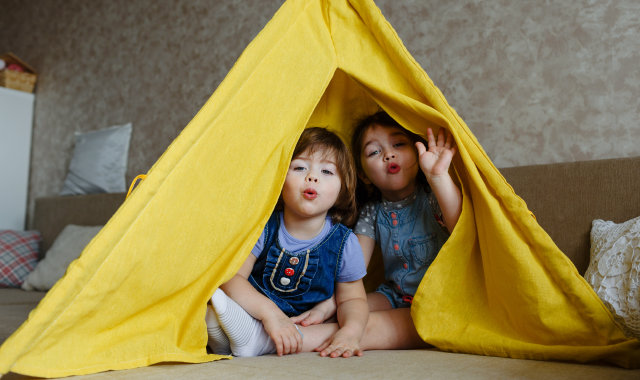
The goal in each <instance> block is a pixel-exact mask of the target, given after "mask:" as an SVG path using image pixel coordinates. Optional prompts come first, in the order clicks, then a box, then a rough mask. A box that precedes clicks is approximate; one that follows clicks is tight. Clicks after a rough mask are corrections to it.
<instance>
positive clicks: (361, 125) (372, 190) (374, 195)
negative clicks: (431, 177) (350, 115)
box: [351, 111, 429, 213]
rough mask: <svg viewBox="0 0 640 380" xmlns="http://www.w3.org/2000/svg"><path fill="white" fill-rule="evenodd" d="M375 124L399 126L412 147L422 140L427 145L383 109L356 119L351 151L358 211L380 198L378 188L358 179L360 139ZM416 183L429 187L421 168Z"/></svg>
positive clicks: (424, 142)
mask: <svg viewBox="0 0 640 380" xmlns="http://www.w3.org/2000/svg"><path fill="white" fill-rule="evenodd" d="M376 125H379V126H382V127H396V128H400V129H401V130H402V131H403V132H404V133H406V134H407V137H408V138H409V140H411V141H412V142H413V144H414V149H416V148H415V143H416V142H418V141H420V142H422V143H423V144H424V146H425V147H428V145H427V142H426V141H425V140H424V139H423V138H422V137H420V136H418V135H416V134H415V133H412V132H410V131H408V130H406V129H405V128H404V127H402V126H401V125H400V123H398V122H397V121H395V120H394V119H393V118H392V117H391V116H389V114H388V113H386V112H385V111H378V112H376V113H374V114H373V115H369V116H366V117H364V118H362V119H360V120H358V121H357V122H356V124H355V127H354V128H353V133H352V135H351V136H352V138H351V151H352V152H353V161H354V163H355V167H356V173H358V179H357V184H356V205H357V209H358V213H359V212H360V210H361V209H362V207H363V206H364V205H365V204H367V203H369V202H372V201H379V200H381V199H382V193H380V190H378V188H377V187H375V186H374V185H373V184H370V185H367V184H366V183H364V181H363V180H362V179H360V176H361V175H364V168H363V167H362V143H363V141H362V139H363V138H364V135H365V134H366V133H367V131H368V130H369V129H371V128H373V127H374V126H376ZM416 165H419V164H418V162H416ZM416 185H417V186H420V185H421V186H424V187H425V188H426V189H428V187H429V183H428V182H427V177H426V176H425V175H424V173H423V172H422V170H418V175H417V177H416Z"/></svg>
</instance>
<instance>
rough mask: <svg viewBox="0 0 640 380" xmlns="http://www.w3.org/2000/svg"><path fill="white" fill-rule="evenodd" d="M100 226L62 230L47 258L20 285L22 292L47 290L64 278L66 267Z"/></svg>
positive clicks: (68, 227)
mask: <svg viewBox="0 0 640 380" xmlns="http://www.w3.org/2000/svg"><path fill="white" fill-rule="evenodd" d="M101 229H102V226H94V227H88V226H76V225H73V224H70V225H68V226H66V227H65V228H64V230H62V233H60V236H58V238H57V239H56V241H55V242H54V243H53V246H51V249H50V250H49V252H47V256H46V257H45V258H44V259H43V260H42V261H40V262H39V263H38V265H37V266H36V269H34V270H33V272H31V273H29V275H28V276H27V278H26V279H25V280H24V282H23V283H22V289H24V290H49V289H51V288H52V287H53V285H55V283H56V282H58V280H59V279H61V278H62V276H64V273H65V272H66V271H67V267H68V266H69V264H71V262H72V261H73V260H75V259H77V258H78V257H79V256H80V254H81V253H82V250H83V249H84V247H86V246H87V244H89V242H91V239H93V238H94V237H95V236H96V235H97V234H98V232H100V230H101Z"/></svg>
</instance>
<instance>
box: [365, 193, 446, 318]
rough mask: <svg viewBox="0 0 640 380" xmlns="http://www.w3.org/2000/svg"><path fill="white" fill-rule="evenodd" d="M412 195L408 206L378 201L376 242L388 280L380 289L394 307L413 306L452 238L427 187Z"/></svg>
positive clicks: (378, 290)
mask: <svg viewBox="0 0 640 380" xmlns="http://www.w3.org/2000/svg"><path fill="white" fill-rule="evenodd" d="M412 198H413V202H411V203H410V204H409V205H406V206H402V205H398V203H400V202H395V204H394V202H387V201H383V202H380V203H378V204H376V209H377V210H376V241H377V242H378V244H379V245H380V249H381V250H382V260H383V262H384V269H385V279H386V280H387V283H386V284H383V285H381V286H380V287H379V288H378V289H377V290H376V291H377V292H380V293H383V294H384V295H385V296H387V298H388V299H389V301H390V302H391V305H392V307H394V308H396V307H409V306H411V303H410V302H411V301H410V300H411V298H412V297H413V295H415V294H416V291H417V290H418V286H419V285H420V282H421V281H422V278H423V277H424V275H425V273H426V272H427V269H429V266H430V265H431V263H432V262H433V260H434V259H435V258H436V256H437V255H438V252H440V249H441V248H442V246H443V245H444V243H445V242H446V241H447V239H448V237H449V233H448V232H447V231H446V230H445V229H444V228H443V227H442V226H441V225H440V224H439V223H438V221H437V220H436V217H435V214H434V212H433V210H432V209H431V206H430V205H429V198H428V195H427V193H426V192H425V190H424V189H423V188H419V189H417V191H416V192H414V194H413V195H412ZM406 296H409V297H408V298H407V297H406Z"/></svg>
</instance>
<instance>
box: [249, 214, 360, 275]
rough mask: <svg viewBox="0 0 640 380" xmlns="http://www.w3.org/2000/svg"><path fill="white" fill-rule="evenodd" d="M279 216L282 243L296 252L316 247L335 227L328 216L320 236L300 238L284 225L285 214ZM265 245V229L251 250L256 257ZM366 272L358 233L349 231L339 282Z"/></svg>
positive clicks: (279, 232) (285, 247)
mask: <svg viewBox="0 0 640 380" xmlns="http://www.w3.org/2000/svg"><path fill="white" fill-rule="evenodd" d="M278 217H280V231H278V238H279V239H280V244H282V246H283V248H284V249H286V250H287V251H289V252H294V253H296V252H300V251H305V250H307V249H310V248H312V247H314V246H315V245H316V244H318V243H319V242H320V241H322V239H324V238H325V237H326V236H327V235H328V234H329V232H330V231H331V227H333V223H331V217H329V216H327V219H326V221H325V223H324V228H323V229H322V231H321V232H320V233H319V234H318V236H316V237H314V238H313V239H311V240H300V239H296V238H294V237H293V236H291V235H290V234H289V232H288V231H287V229H286V227H285V226H284V214H283V213H281V212H279V213H278ZM263 247H264V230H263V231H262V234H261V235H260V238H259V239H258V242H257V243H256V245H255V246H254V247H253V249H252V250H251V253H253V255H254V256H255V257H260V254H261V253H262V249H263ZM366 274H367V268H366V267H365V265H364V254H363V253H362V248H361V247H360V243H358V238H356V235H355V234H354V233H353V232H349V236H348V237H347V241H346V242H345V244H344V250H343V251H342V257H341V259H340V272H339V273H338V282H349V281H355V280H359V279H361V278H362V277H364V276H365V275H366Z"/></svg>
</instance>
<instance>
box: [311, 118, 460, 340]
mask: <svg viewBox="0 0 640 380" xmlns="http://www.w3.org/2000/svg"><path fill="white" fill-rule="evenodd" d="M427 140H428V146H429V149H428V150H427V149H426V148H425V146H424V143H423V142H422V141H423V140H422V139H421V138H420V137H418V136H417V135H415V134H413V133H411V132H409V131H407V130H406V129H404V128H402V126H400V124H398V123H397V122H396V121H395V120H393V119H392V118H391V117H390V116H389V115H388V114H387V113H385V112H378V113H376V114H374V115H371V116H368V117H367V118H365V119H363V120H361V121H360V122H359V123H358V125H357V126H356V128H355V129H354V133H353V138H352V152H353V155H354V160H355V165H356V171H357V174H358V178H359V180H358V187H357V190H356V192H357V194H356V197H357V201H358V205H359V208H360V218H359V220H358V223H357V224H356V227H355V228H354V232H355V233H356V236H357V237H358V241H359V242H360V245H361V246H362V251H363V253H364V257H365V262H366V264H367V265H368V264H369V260H370V259H371V254H372V253H373V249H374V247H375V245H376V243H377V244H378V245H379V246H380V249H381V251H382V257H383V262H384V269H385V279H386V282H385V283H384V284H382V285H381V286H380V287H379V288H378V289H377V290H376V291H375V292H373V293H369V294H367V302H368V306H369V311H370V312H371V313H370V315H369V320H368V323H367V329H366V331H365V335H364V336H363V338H362V340H361V342H360V348H361V349H363V350H371V349H407V348H421V347H427V346H428V345H427V344H426V343H425V342H424V341H422V339H421V338H420V336H419V335H418V333H417V331H416V329H415V327H414V325H413V320H412V318H411V303H412V300H413V296H414V294H415V293H416V291H417V289H418V286H419V285H420V281H421V280H422V278H423V277H424V275H425V273H426V271H427V269H428V268H429V266H430V265H431V263H432V262H433V260H434V259H435V258H436V256H437V254H438V252H439V251H440V249H441V248H442V246H443V245H444V243H445V242H446V240H447V238H448V236H449V232H450V231H453V229H454V227H455V225H456V223H457V221H458V218H459V217H460V213H461V211H462V195H461V193H460V190H459V189H458V187H457V186H456V185H455V183H454V182H453V180H452V178H451V176H450V175H449V166H450V164H451V160H452V158H453V156H454V155H455V153H456V150H457V149H456V147H455V144H454V141H453V137H452V136H451V135H450V134H449V133H448V132H447V133H446V135H445V132H444V128H441V129H440V132H439V133H438V138H437V140H436V138H435V136H434V135H433V131H432V130H431V128H429V129H428V130H427ZM309 313H310V314H313V313H315V310H313V309H312V310H311V311H310V312H309ZM311 323H317V322H314V321H312V320H311V318H308V320H306V321H305V320H303V321H301V325H303V326H306V325H309V324H311ZM315 326H317V325H315ZM310 327H313V326H310ZM309 334H310V335H311V334H318V335H320V336H322V331H321V330H320V329H318V330H313V329H310V330H309Z"/></svg>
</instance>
